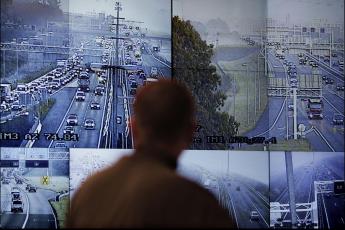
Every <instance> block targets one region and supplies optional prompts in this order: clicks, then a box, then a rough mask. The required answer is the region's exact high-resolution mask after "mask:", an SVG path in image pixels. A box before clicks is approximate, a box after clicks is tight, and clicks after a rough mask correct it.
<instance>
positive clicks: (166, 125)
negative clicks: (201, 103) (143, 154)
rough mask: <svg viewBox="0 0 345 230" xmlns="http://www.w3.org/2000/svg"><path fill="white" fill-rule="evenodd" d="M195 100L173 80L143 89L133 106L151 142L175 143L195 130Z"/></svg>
mask: <svg viewBox="0 0 345 230" xmlns="http://www.w3.org/2000/svg"><path fill="white" fill-rule="evenodd" d="M194 110H195V105H194V99H193V97H192V95H191V93H190V92H189V90H188V89H187V88H186V87H185V86H184V85H182V84H180V83H178V82H176V81H174V80H159V81H157V82H155V83H153V84H149V85H146V86H144V87H142V88H141V89H140V90H139V91H138V93H137V96H136V100H135V102H134V113H135V119H136V122H137V125H138V128H140V129H141V133H142V134H143V135H144V136H145V139H146V140H148V141H150V140H151V141H162V142H167V141H175V140H177V139H178V138H181V137H183V135H184V134H186V133H188V132H189V131H190V130H191V129H193V125H194Z"/></svg>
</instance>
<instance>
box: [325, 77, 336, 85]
mask: <svg viewBox="0 0 345 230" xmlns="http://www.w3.org/2000/svg"><path fill="white" fill-rule="evenodd" d="M333 83H334V80H333V79H332V78H327V79H326V80H325V84H327V85H328V84H330V85H332V84H333Z"/></svg>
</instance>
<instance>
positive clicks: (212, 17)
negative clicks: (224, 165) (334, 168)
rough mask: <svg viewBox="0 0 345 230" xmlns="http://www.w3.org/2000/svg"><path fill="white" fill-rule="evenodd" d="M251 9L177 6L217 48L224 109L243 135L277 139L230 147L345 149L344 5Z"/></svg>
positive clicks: (178, 2) (179, 0)
mask: <svg viewBox="0 0 345 230" xmlns="http://www.w3.org/2000/svg"><path fill="white" fill-rule="evenodd" d="M250 4H251V5H250V6H251V7H250V8H248V5H247V3H246V2H243V1H230V2H221V1H219V2H217V4H215V3H214V2H213V1H207V0H204V1H203V4H197V1H193V0H191V1H183V0H175V1H174V15H178V16H179V17H180V18H182V19H183V20H189V21H190V23H191V25H192V26H193V28H194V29H195V30H196V31H197V32H198V33H199V34H200V37H201V39H202V40H204V41H206V43H207V44H210V45H213V52H214V55H213V58H212V64H213V65H215V66H216V68H217V73H218V74H219V75H220V76H221V83H220V85H219V87H218V89H219V90H220V91H221V92H222V93H224V94H225V95H226V99H225V101H224V105H222V107H221V108H220V110H221V112H225V113H228V114H229V115H230V116H233V117H234V118H235V120H236V121H237V122H239V123H240V125H239V127H238V130H236V131H237V133H236V135H238V136H247V137H248V138H252V137H265V140H272V139H271V138H275V139H276V141H275V140H272V142H273V143H272V142H271V143H272V144H270V145H269V146H268V145H267V143H266V145H265V144H253V145H249V144H245V143H244V144H236V143H235V144H230V146H229V147H230V149H239V150H287V149H290V150H292V151H294V150H296V151H327V152H341V151H343V150H344V3H343V2H342V1H337V0H334V1H330V2H328V3H326V2H314V1H309V2H303V3H302V2H301V1H297V0H292V1H281V0H278V1H273V0H272V1H256V2H255V3H254V2H251V3H250ZM211 9H212V10H211ZM238 9H240V10H243V11H245V12H246V13H245V14H243V15H239V14H238ZM296 9H298V11H296ZM204 11H208V12H209V13H208V14H203V15H201V14H200V13H199V12H204ZM235 11H236V12H235ZM249 15H250V16H249ZM326 21H327V23H325V22H326ZM294 95H295V96H294ZM294 98H295V99H296V100H295V103H294ZM225 138H228V137H225Z"/></svg>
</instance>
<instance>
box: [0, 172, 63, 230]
mask: <svg viewBox="0 0 345 230" xmlns="http://www.w3.org/2000/svg"><path fill="white" fill-rule="evenodd" d="M38 170H41V169H38ZM31 171H35V169H32V170H31ZM2 172H3V173H4V174H5V175H6V172H7V170H6V169H3V171H2ZM31 173H34V172H31ZM5 178H6V179H5ZM4 180H9V183H8V184H7V183H6V184H5V183H4V182H3V181H4ZM26 185H27V183H26V182H23V183H22V184H17V183H16V181H15V179H14V177H13V175H11V176H9V177H2V185H1V227H2V228H57V217H56V214H55V213H54V211H53V209H52V206H51V204H50V203H49V200H50V199H52V200H55V198H56V196H57V193H56V192H54V191H52V190H48V189H44V188H40V187H38V188H37V190H36V191H35V192H33V191H30V192H29V191H28V190H26ZM13 188H18V189H19V191H20V197H21V202H22V204H23V206H22V207H23V212H12V211H11V203H12V196H11V191H12V189H13ZM66 189H67V188H66Z"/></svg>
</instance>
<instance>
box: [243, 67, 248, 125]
mask: <svg viewBox="0 0 345 230" xmlns="http://www.w3.org/2000/svg"><path fill="white" fill-rule="evenodd" d="M242 66H245V67H246V80H247V125H249V79H248V64H247V63H243V64H242Z"/></svg>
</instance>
